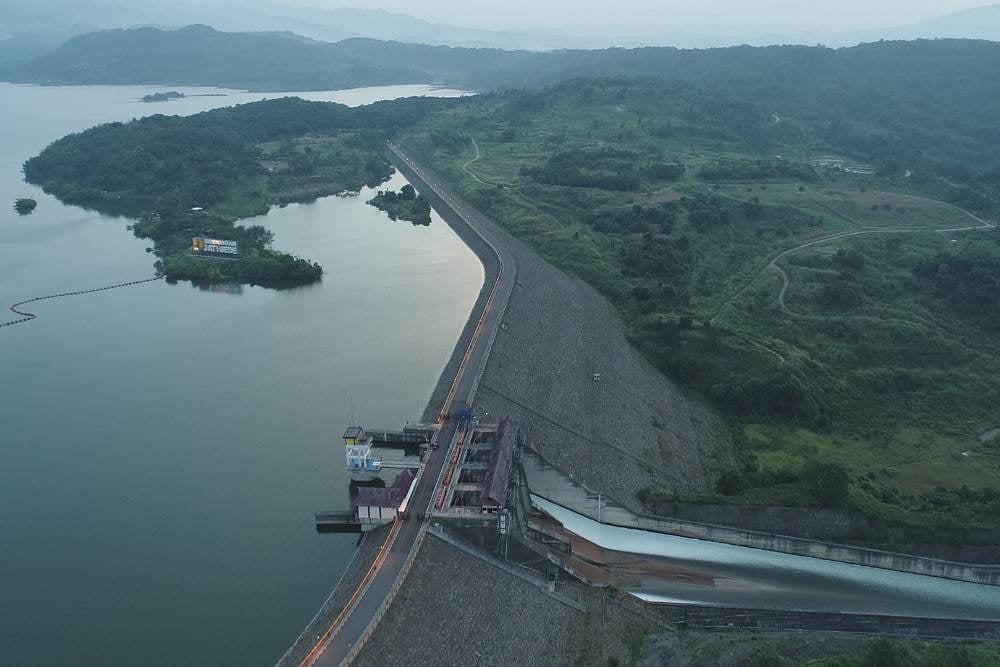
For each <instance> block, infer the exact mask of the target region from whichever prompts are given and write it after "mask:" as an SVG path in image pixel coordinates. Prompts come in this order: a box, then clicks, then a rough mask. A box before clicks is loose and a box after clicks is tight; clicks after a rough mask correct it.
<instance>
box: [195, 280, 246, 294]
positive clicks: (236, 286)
mask: <svg viewBox="0 0 1000 667" xmlns="http://www.w3.org/2000/svg"><path fill="white" fill-rule="evenodd" d="M198 289H200V290H201V291H202V292H214V293H215V294H232V295H233V296H239V295H240V294H243V285H242V284H241V283H235V282H219V283H210V284H208V285H198Z"/></svg>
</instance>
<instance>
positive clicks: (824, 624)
mask: <svg viewBox="0 0 1000 667" xmlns="http://www.w3.org/2000/svg"><path fill="white" fill-rule="evenodd" d="M647 609H649V610H651V611H654V612H655V613H658V614H660V615H661V616H662V617H663V618H665V619H666V620H667V621H668V622H670V623H673V624H674V625H678V626H681V627H689V628H705V629H716V630H804V631H822V632H854V633H861V634H872V635H893V636H898V637H924V638H927V639H985V640H991V641H997V640H1000V623H995V622H990V621H961V620H938V619H930V618H903V617H898V616H875V615H870V614H827V613H816V612H795V611H772V610H765V609H737V608H728V607H705V606H701V605H669V604H665V605H647Z"/></svg>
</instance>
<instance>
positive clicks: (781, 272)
mask: <svg viewBox="0 0 1000 667" xmlns="http://www.w3.org/2000/svg"><path fill="white" fill-rule="evenodd" d="M899 196H901V197H906V198H907V199H914V200H917V201H922V202H931V203H935V204H939V205H942V206H945V207H947V208H951V209H954V210H956V211H958V212H960V213H962V214H963V215H965V216H968V217H969V218H971V219H973V220H975V221H976V222H977V223H978V224H976V225H971V226H965V227H948V228H944V229H941V228H937V227H908V228H902V229H900V228H897V227H873V228H869V229H860V230H854V231H846V232H837V233H836V234H831V235H829V236H824V237H822V238H818V239H813V240H812V241H807V242H805V243H802V244H799V245H797V246H795V247H794V248H789V249H787V250H784V251H782V252H781V253H779V254H778V255H776V256H775V257H774V258H772V259H771V261H769V262H768V263H767V265H766V266H765V267H764V268H763V269H762V270H761V271H759V272H757V273H756V274H754V275H753V276H752V277H751V278H749V279H748V280H747V281H746V282H745V283H744V284H743V285H742V286H741V287H740V288H739V289H738V290H737V291H736V292H735V293H734V294H733V295H732V296H730V297H729V298H728V299H727V300H726V301H725V303H723V304H722V305H721V306H720V307H719V310H718V311H716V313H715V316H714V317H712V319H711V320H710V323H711V324H713V325H714V324H716V322H717V321H718V320H719V319H721V318H722V316H723V315H724V313H725V311H726V309H728V308H729V306H731V305H732V304H733V303H734V302H735V301H736V300H737V299H739V298H740V297H741V296H743V294H744V293H746V291H747V290H749V289H750V288H751V287H752V286H753V285H754V284H755V283H756V282H757V279H758V278H759V277H760V275H761V274H762V273H764V272H765V271H774V272H775V273H776V274H777V275H778V277H779V278H780V279H781V289H780V290H779V291H778V305H779V307H780V308H781V310H782V311H784V312H785V314H787V315H789V316H790V317H796V318H805V317H809V316H806V315H801V314H799V313H795V312H793V311H792V310H791V309H790V308H789V307H788V305H787V303H786V302H785V297H786V296H787V294H788V289H789V287H790V286H791V279H790V278H789V276H788V272H786V271H785V269H783V268H782V267H781V265H780V264H779V263H778V262H780V261H781V260H782V259H783V258H785V257H788V256H789V255H792V254H795V253H797V252H799V251H800V250H805V249H806V248H811V247H813V246H817V245H821V244H823V243H829V242H832V241H839V240H843V239H846V238H849V237H853V236H864V235H868V234H906V233H917V232H928V231H934V232H938V233H942V234H944V233H949V232H966V231H975V230H987V229H996V227H997V225H996V223H992V222H989V221H988V220H984V219H983V218H980V217H979V216H977V215H975V214H974V213H971V212H970V211H967V210H965V209H964V208H961V207H959V206H955V205H954V204H949V203H948V202H943V201H940V200H936V199H929V198H927V197H920V196H917V195H902V194H901V195H899ZM849 220H850V219H849ZM852 222H854V221H853V220H852ZM744 339H745V340H747V341H748V342H749V343H751V344H752V345H754V346H756V347H759V348H761V349H763V350H765V351H767V352H770V353H771V354H773V355H774V356H776V357H777V358H778V359H779V360H780V361H781V363H782V364H784V363H785V359H784V357H783V356H782V355H781V354H780V353H778V352H777V351H775V350H773V349H771V348H769V347H767V346H765V345H763V344H761V343H759V342H758V341H755V340H752V339H750V338H746V337H744Z"/></svg>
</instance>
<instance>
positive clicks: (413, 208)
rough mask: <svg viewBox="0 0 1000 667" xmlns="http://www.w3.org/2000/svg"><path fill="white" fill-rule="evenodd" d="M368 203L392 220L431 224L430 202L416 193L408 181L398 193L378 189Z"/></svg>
mask: <svg viewBox="0 0 1000 667" xmlns="http://www.w3.org/2000/svg"><path fill="white" fill-rule="evenodd" d="M368 203H369V204H371V205H372V206H374V207H375V208H377V209H380V210H382V211H385V212H386V213H388V214H389V218H391V219H392V220H408V221H410V222H412V223H413V224H414V225H429V224H431V205H430V202H428V201H427V198H426V197H424V196H423V195H419V194H417V191H416V190H415V189H414V188H413V186H412V185H410V184H409V183H407V184H406V185H404V186H403V187H402V188H401V189H400V191H399V192H398V193H396V192H393V191H392V190H386V191H381V190H380V191H379V192H378V194H376V195H375V197H374V198H373V199H372V200H370V201H369V202H368Z"/></svg>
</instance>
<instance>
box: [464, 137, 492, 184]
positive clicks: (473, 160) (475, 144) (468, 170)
mask: <svg viewBox="0 0 1000 667" xmlns="http://www.w3.org/2000/svg"><path fill="white" fill-rule="evenodd" d="M469 139H471V140H472V147H473V148H475V149H476V157H474V158H472V159H471V160H469V161H468V162H466V163H465V164H463V165H462V171H464V172H465V173H467V174H468V175H469V176H472V178H474V179H476V182H477V183H480V184H482V185H496V183H487V182H486V181H484V180H483V179H481V178H479V176H476V174H475V172H473V171H472V170H471V169H469V167H471V166H472V165H473V164H475V163H476V162H478V161H479V158H481V157H482V156H483V154H482V153H481V152H480V151H479V144H477V143H476V138H475V137H474V136H472V135H469Z"/></svg>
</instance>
